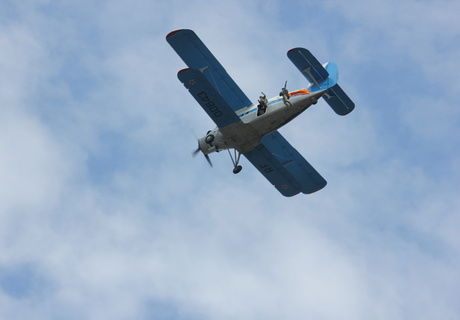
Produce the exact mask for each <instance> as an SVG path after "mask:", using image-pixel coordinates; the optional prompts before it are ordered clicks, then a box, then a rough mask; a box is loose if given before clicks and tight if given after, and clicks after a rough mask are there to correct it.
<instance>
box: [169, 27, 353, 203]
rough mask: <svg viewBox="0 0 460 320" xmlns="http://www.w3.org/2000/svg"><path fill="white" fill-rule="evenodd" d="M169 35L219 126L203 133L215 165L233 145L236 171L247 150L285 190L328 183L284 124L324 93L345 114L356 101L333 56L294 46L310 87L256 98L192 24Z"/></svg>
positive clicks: (191, 85) (186, 79)
mask: <svg viewBox="0 0 460 320" xmlns="http://www.w3.org/2000/svg"><path fill="white" fill-rule="evenodd" d="M166 40H167V41H168V43H169V44H170V45H171V46H172V48H173V49H174V50H175V51H176V53H177V54H178V55H179V56H180V58H181V59H182V60H183V61H184V62H185V64H186V65H187V66H188V68H186V69H182V70H180V71H179V72H178V74H177V76H178V78H179V80H180V81H181V82H182V83H183V84H184V86H185V88H187V89H188V90H189V92H190V94H191V95H192V96H193V98H195V100H196V101H197V102H198V103H199V104H200V106H201V107H202V108H203V109H204V111H205V112H206V113H207V114H208V116H209V117H211V119H212V120H213V121H214V122H215V124H216V125H217V127H216V128H215V129H212V130H209V131H208V132H207V133H206V135H204V136H203V137H202V138H200V139H198V148H197V149H196V151H195V152H194V154H197V153H199V152H202V153H203V154H204V156H205V157H206V159H207V161H208V162H209V164H210V165H211V166H212V163H211V160H210V159H209V154H211V153H213V152H220V151H224V150H227V151H228V153H229V155H230V158H231V160H232V163H233V173H235V174H236V173H239V172H240V171H241V169H242V167H241V165H240V158H241V155H243V156H244V157H246V158H247V159H248V160H249V162H250V163H252V164H253V165H254V166H255V167H256V168H257V170H259V171H260V173H261V174H262V175H264V176H265V178H267V180H268V181H270V183H271V184H272V185H274V186H275V188H276V189H277V190H278V191H279V192H280V193H281V194H282V195H284V196H286V197H290V196H294V195H296V194H298V193H301V192H302V193H305V194H310V193H313V192H315V191H318V190H320V189H322V188H324V187H325V186H326V180H325V179H324V178H323V177H322V176H321V175H320V174H319V173H318V172H317V171H316V170H315V169H314V168H313V167H312V166H311V165H310V164H309V163H308V162H307V160H305V159H304V158H303V157H302V155H301V154H300V153H299V152H298V151H297V150H296V149H294V147H292V146H291V145H290V144H289V142H288V141H287V140H286V139H285V138H284V137H283V136H282V135H281V134H280V133H279V132H278V129H279V128H280V127H282V126H284V125H285V124H287V123H288V122H290V121H291V120H292V119H294V118H295V117H297V116H298V115H299V114H301V113H302V112H303V111H305V110H307V109H308V108H309V107H310V106H312V105H314V104H316V103H317V102H318V100H319V99H320V98H323V99H324V100H325V101H326V103H327V104H328V105H329V106H330V107H331V108H332V110H334V111H335V112H336V113H337V114H339V115H346V114H348V113H350V112H351V111H352V110H353V109H354V107H355V105H354V103H353V101H352V100H351V99H350V98H349V97H348V96H347V94H346V93H345V92H344V91H343V90H342V89H341V87H340V86H339V85H338V84H337V81H338V69H337V66H336V65H335V64H334V63H333V62H327V63H325V64H321V63H320V62H319V61H318V60H317V59H316V58H315V57H314V56H313V55H312V54H311V53H310V51H308V50H307V49H304V48H294V49H291V50H289V51H288V52H287V56H288V58H289V59H290V60H291V61H292V62H293V63H294V65H295V66H296V67H297V69H299V71H300V72H301V73H302V75H303V76H304V77H305V78H306V79H307V80H308V83H309V84H308V85H307V86H306V88H304V89H300V90H296V91H292V92H289V91H288V90H287V89H286V84H285V86H284V88H282V89H281V92H280V94H279V96H276V97H274V98H271V99H267V97H266V96H265V94H262V95H261V96H260V98H259V100H258V103H257V104H254V103H252V102H251V100H249V98H248V97H247V96H246V95H245V94H244V93H243V91H242V90H241V89H240V88H239V87H238V85H237V84H236V83H235V82H234V81H233V79H232V78H231V77H230V76H229V75H228V73H227V71H226V70H225V69H224V68H223V67H222V65H221V64H220V63H219V61H217V59H216V58H215V57H214V55H213V54H212V53H211V52H210V51H209V49H208V48H207V47H206V46H205V45H204V43H203V42H202V41H201V40H200V39H199V38H198V36H197V35H196V34H195V32H193V31H192V30H187V29H180V30H176V31H172V32H170V33H169V34H168V35H167V36H166Z"/></svg>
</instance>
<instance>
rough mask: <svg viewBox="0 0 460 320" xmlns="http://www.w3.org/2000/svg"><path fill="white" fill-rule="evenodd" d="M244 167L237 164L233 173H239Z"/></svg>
mask: <svg viewBox="0 0 460 320" xmlns="http://www.w3.org/2000/svg"><path fill="white" fill-rule="evenodd" d="M242 169H243V167H242V166H236V167H235V168H234V169H233V173H234V174H237V173H239V172H240V171H241V170H242Z"/></svg>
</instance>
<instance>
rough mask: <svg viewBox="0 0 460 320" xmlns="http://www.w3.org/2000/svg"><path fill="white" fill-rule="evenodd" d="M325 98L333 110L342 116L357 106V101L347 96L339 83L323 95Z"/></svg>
mask: <svg viewBox="0 0 460 320" xmlns="http://www.w3.org/2000/svg"><path fill="white" fill-rule="evenodd" d="M323 98H324V100H326V102H327V104H328V105H329V106H330V107H331V108H332V110H334V111H335V113H337V114H338V115H341V116H344V115H347V114H349V113H350V112H352V111H353V109H354V108H355V103H354V102H353V101H352V100H351V99H350V98H349V97H348V96H347V94H346V93H345V92H344V91H343V90H342V88H340V86H339V85H338V84H336V85H335V86H333V87H332V88H330V89H329V90H327V91H326V93H325V94H324V95H323Z"/></svg>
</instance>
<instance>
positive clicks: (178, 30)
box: [166, 29, 193, 39]
mask: <svg viewBox="0 0 460 320" xmlns="http://www.w3.org/2000/svg"><path fill="white" fill-rule="evenodd" d="M184 31H192V30H190V29H177V30H174V31H171V32H170V33H168V34H167V35H166V39H168V38H169V37H171V36H173V35H175V34H176V33H179V32H184ZM192 32H193V31H192Z"/></svg>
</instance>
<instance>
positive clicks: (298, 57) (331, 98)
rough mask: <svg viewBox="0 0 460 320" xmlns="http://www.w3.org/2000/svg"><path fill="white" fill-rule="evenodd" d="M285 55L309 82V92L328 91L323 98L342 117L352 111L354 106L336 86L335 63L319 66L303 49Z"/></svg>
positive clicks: (296, 49)
mask: <svg viewBox="0 0 460 320" xmlns="http://www.w3.org/2000/svg"><path fill="white" fill-rule="evenodd" d="M287 55H288V58H289V59H290V60H291V61H292V63H294V65H295V66H296V67H297V69H299V71H300V72H301V73H302V74H303V76H304V77H305V78H307V80H308V82H310V87H309V90H310V91H311V92H315V91H320V90H325V89H328V90H327V91H326V93H325V94H324V95H323V98H324V100H326V102H327V103H328V104H329V106H330V107H331V108H332V110H334V111H335V113H337V114H339V115H341V116H344V115H346V114H348V113H350V112H351V111H353V109H354V108H355V104H354V103H353V101H352V100H351V99H350V98H349V97H348V96H347V94H346V93H345V92H344V91H343V90H342V88H340V86H339V85H338V84H337V82H338V80H339V70H338V68H337V66H336V64H335V63H333V62H328V63H325V64H324V65H321V63H320V62H319V61H318V60H317V59H316V58H315V57H314V56H313V55H312V54H311V52H310V51H308V50H307V49H304V48H294V49H291V50H289V51H288V53H287Z"/></svg>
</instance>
